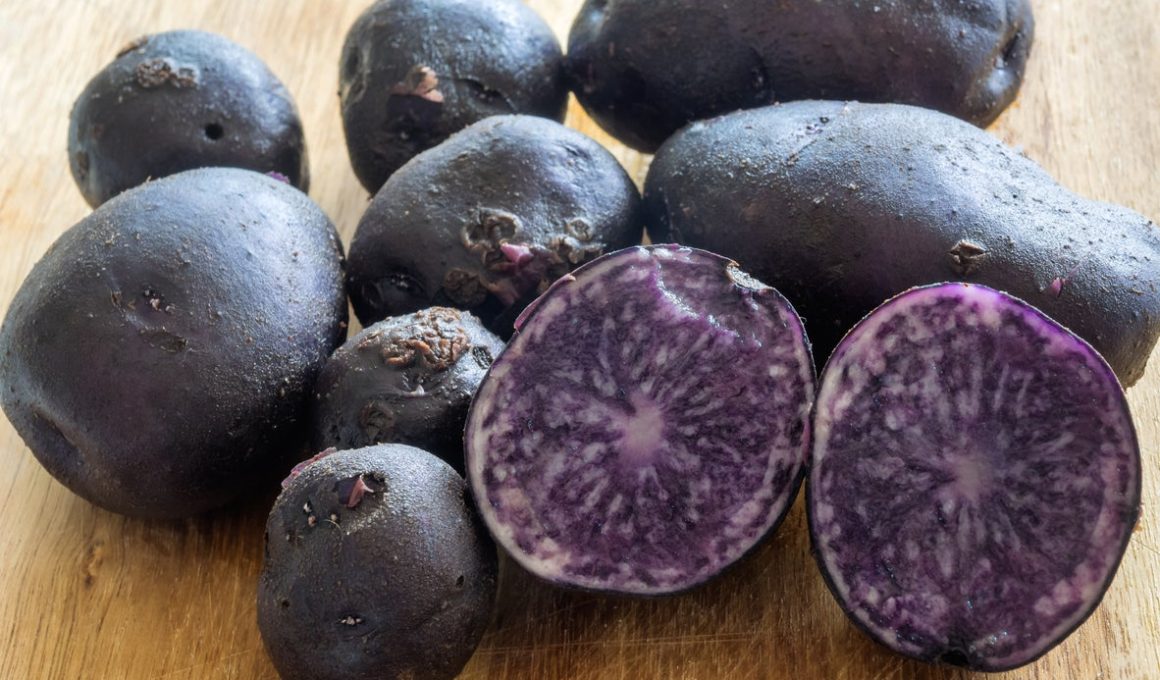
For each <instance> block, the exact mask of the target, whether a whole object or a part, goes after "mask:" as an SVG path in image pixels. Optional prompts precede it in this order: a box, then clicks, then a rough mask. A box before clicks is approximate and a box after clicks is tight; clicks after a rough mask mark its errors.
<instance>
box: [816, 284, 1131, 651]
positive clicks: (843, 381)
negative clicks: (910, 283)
mask: <svg viewBox="0 0 1160 680" xmlns="http://www.w3.org/2000/svg"><path fill="white" fill-rule="evenodd" d="M806 505H807V510H808V514H809V523H810V534H811V536H812V538H813V543H814V548H815V551H816V554H817V559H818V563H819V565H820V566H821V569H822V573H823V574H824V575H825V578H826V582H827V583H828V584H829V586H830V590H831V591H832V592H833V594H834V596H835V597H836V598H837V600H838V602H839V603H840V604H841V605H842V608H843V609H844V610H845V611H846V612H847V614H848V615H849V616H850V618H851V619H852V620H853V621H854V622H855V623H856V624H857V625H858V626H859V627H860V628H862V629H863V630H865V631H866V632H867V633H868V634H869V635H870V636H871V637H873V638H874V639H875V640H877V641H878V642H880V643H882V644H884V645H886V646H887V647H889V648H890V649H892V650H894V651H896V652H899V653H901V654H904V655H906V656H910V657H914V658H916V659H921V660H924V661H932V662H942V663H948V664H952V665H956V666H964V667H967V668H970V669H973V670H980V671H1004V670H1009V669H1012V668H1016V667H1018V666H1022V665H1024V664H1027V663H1030V662H1032V661H1034V660H1035V659H1037V658H1038V657H1039V656H1041V655H1043V654H1045V653H1046V652H1047V651H1048V650H1050V649H1051V648H1052V647H1054V646H1055V645H1057V644H1058V643H1059V642H1061V641H1062V640H1063V639H1064V638H1066V637H1067V636H1068V635H1069V634H1070V633H1071V632H1072V631H1074V630H1075V629H1076V628H1077V627H1078V626H1079V625H1080V624H1081V623H1083V621H1084V620H1085V619H1086V618H1087V617H1088V616H1089V615H1090V614H1091V613H1092V611H1094V610H1095V608H1096V607H1097V606H1098V605H1099V602H1100V599H1101V598H1102V597H1103V594H1104V591H1105V590H1107V588H1108V586H1109V585H1110V584H1111V582H1112V577H1113V576H1114V575H1115V572H1116V568H1117V566H1118V565H1119V563H1120V559H1121V557H1122V556H1123V554H1124V550H1125V549H1126V547H1127V544H1128V539H1129V538H1130V536H1131V533H1132V529H1133V527H1134V526H1135V524H1136V519H1137V517H1138V516H1139V512H1140V451H1139V447H1138V444H1137V441H1136V434H1135V430H1134V429H1133V426H1132V418H1131V414H1130V413H1129V412H1128V405H1127V402H1126V400H1125V399H1124V393H1123V391H1122V389H1121V388H1120V385H1119V383H1118V382H1117V381H1116V377H1115V375H1114V374H1113V373H1112V371H1111V369H1110V368H1109V367H1108V365H1107V363H1105V362H1104V360H1103V359H1101V358H1100V356H1099V355H1098V354H1096V352H1095V351H1094V350H1092V348H1091V347H1090V346H1089V345H1088V344H1087V343H1085V342H1084V341H1083V340H1081V339H1079V338H1078V337H1076V336H1075V335H1073V334H1071V333H1070V332H1068V331H1067V330H1065V329H1064V328H1063V327H1061V326H1060V325H1058V324H1057V323H1055V322H1054V321H1052V320H1050V319H1049V318H1047V317H1046V316H1045V315H1043V314H1042V313H1041V312H1039V311H1038V310H1036V309H1034V308H1032V307H1030V306H1029V305H1027V304H1025V303H1023V302H1021V301H1020V300H1017V299H1015V298H1013V297H1010V296H1008V295H1006V294H1003V293H999V292H997V291H995V290H992V289H990V288H986V287H983V286H978V285H970V284H943V285H936V286H930V287H926V288H917V289H914V290H911V291H909V292H906V293H904V294H902V295H900V296H898V297H896V298H894V299H893V300H891V301H889V302H887V303H886V304H885V305H883V306H881V307H880V308H878V309H877V310H876V311H875V312H873V313H872V314H870V316H868V317H866V319H865V320H864V321H862V322H861V323H860V324H858V325H857V326H855V328H854V329H853V330H852V331H851V332H850V334H849V335H847V336H846V339H845V340H843V341H842V343H841V344H840V345H838V348H837V349H836V350H835V351H834V354H833V356H832V357H831V358H830V362H829V363H828V364H827V365H826V369H825V371H824V372H823V373H822V378H821V387H820V389H819V392H818V399H817V406H816V408H815V414H814V419H813V450H812V454H811V459H810V472H809V481H808V485H807V504H806Z"/></svg>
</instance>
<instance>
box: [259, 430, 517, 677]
mask: <svg viewBox="0 0 1160 680" xmlns="http://www.w3.org/2000/svg"><path fill="white" fill-rule="evenodd" d="M283 487H284V490H283V491H282V494H281V495H280V496H279V497H278V500H277V501H276V502H275V503H274V508H273V510H272V511H271V512H270V519H269V520H268V522H267V524H266V556H265V562H264V564H263V566H262V574H261V576H260V577H259V580H258V626H259V628H260V629H261V632H262V640H263V642H264V643H265V645H266V650H267V651H268V652H269V654H270V658H271V660H273V662H274V667H275V668H277V670H278V674H279V675H280V676H281V677H282V679H283V680H383V679H386V678H391V679H392V680H393V679H394V678H407V679H408V680H450V679H451V678H454V677H456V676H457V675H458V674H459V672H460V671H461V670H462V669H463V667H464V666H465V665H466V664H467V662H468V660H469V659H470V658H471V655H472V653H473V652H474V651H475V648H476V646H477V645H478V644H479V641H480V639H481V638H482V637H483V632H484V630H485V629H486V628H487V625H488V623H489V622H490V620H491V612H492V608H493V606H494V604H495V594H496V572H497V562H496V551H495V544H494V543H492V541H491V539H490V538H489V537H488V535H487V531H486V529H485V528H484V527H483V525H482V524H481V523H480V521H479V517H478V516H477V515H476V513H475V509H474V508H473V507H472V502H471V500H470V498H468V492H467V485H466V483H465V482H464V481H463V478H462V477H460V476H459V475H458V474H457V473H456V472H455V471H454V470H452V469H451V467H450V466H449V465H447V464H446V463H444V462H443V461H441V460H439V459H438V458H436V457H435V456H432V455H431V454H429V453H427V452H425V451H421V450H419V449H416V448H413V447H410V446H403V445H399V444H386V445H380V446H372V447H369V448H363V449H357V450H354V451H340V452H333V451H328V452H324V453H323V454H320V455H319V456H316V457H315V459H314V460H312V461H310V462H308V463H305V464H303V465H301V466H299V467H298V468H295V471H294V472H293V473H292V474H291V477H290V478H289V479H287V480H286V481H285V482H283Z"/></svg>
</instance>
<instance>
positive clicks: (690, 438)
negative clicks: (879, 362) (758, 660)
mask: <svg viewBox="0 0 1160 680" xmlns="http://www.w3.org/2000/svg"><path fill="white" fill-rule="evenodd" d="M517 329H518V330H517V333H516V336H515V337H514V338H513V340H512V341H511V343H510V344H509V345H508V348H507V349H506V350H505V351H504V353H503V354H501V355H500V357H499V358H498V359H497V360H496V362H495V363H494V364H493V365H492V368H491V370H490V371H489V372H488V375H487V377H485V378H484V381H483V384H482V385H481V386H480V389H479V393H478V394H477V395H476V398H475V402H474V404H473V405H472V409H471V413H470V415H469V416H468V423H467V431H466V440H465V451H466V458H467V474H468V479H469V480H470V482H471V486H472V491H473V493H474V495H475V498H476V500H477V502H478V503H479V507H480V509H481V512H482V515H483V518H484V521H485V522H486V523H487V526H488V528H489V529H490V530H491V533H492V535H493V536H494V537H496V539H497V541H498V542H499V543H500V544H501V545H502V546H503V547H504V548H505V549H506V550H507V551H508V553H510V554H511V555H512V556H513V557H514V558H515V560H516V561H517V562H518V563H519V564H520V565H522V566H523V567H524V568H526V569H528V570H529V571H531V572H532V573H533V574H535V575H536V576H539V577H540V578H543V579H546V580H548V581H550V582H552V583H556V584H558V585H562V586H568V587H573V588H579V589H585V590H592V591H601V592H610V593H622V594H627V595H662V594H668V593H675V592H679V591H683V590H687V589H689V588H692V587H695V586H697V585H700V584H702V583H704V582H706V581H708V580H709V579H711V578H713V577H714V576H716V575H718V574H719V573H721V572H722V571H723V570H724V569H725V568H727V567H728V566H730V565H732V564H734V563H735V562H737V561H738V560H739V559H741V558H742V557H743V556H744V555H745V554H747V553H748V552H749V551H750V550H751V549H753V548H754V547H755V546H757V545H758V543H760V542H761V540H762V539H764V538H765V537H766V536H768V535H769V534H770V533H771V532H773V530H774V529H776V527H777V526H778V524H779V523H780V522H781V520H782V518H783V517H784V516H785V513H786V511H787V510H788V509H789V506H790V504H791V502H792V500H793V498H794V496H795V495H796V493H797V489H798V486H799V483H800V480H801V476H802V470H803V465H804V461H805V455H806V448H807V440H808V434H807V426H808V419H809V411H810V407H811V405H812V403H813V397H814V368H813V362H812V360H811V357H810V350H809V344H808V341H807V340H806V336H805V332H804V330H803V328H802V324H801V320H800V319H799V318H798V316H797V314H796V313H795V312H794V311H793V308H792V307H791V306H790V305H789V303H788V302H786V301H785V299H784V298H783V297H782V296H781V295H780V294H779V293H778V292H777V291H775V290H774V289H772V288H770V287H768V286H766V285H764V284H762V283H760V282H758V281H756V280H754V279H752V278H750V277H749V276H748V275H747V274H745V273H744V272H742V271H741V270H740V269H738V267H737V265H736V264H735V263H733V262H731V261H729V260H727V259H725V258H723V257H720V256H718V255H714V254H712V253H707V252H705V251H701V250H695V249H691V248H680V247H677V246H651V247H635V248H630V249H627V250H622V251H620V252H617V253H613V254H611V255H607V256H605V257H602V258H600V259H598V260H596V261H594V262H592V263H590V264H588V265H585V266H584V267H582V268H581V269H579V270H578V271H576V272H575V274H574V275H573V276H568V277H565V278H564V279H562V280H561V281H560V282H559V283H558V284H556V285H555V286H554V287H553V288H552V289H551V290H550V291H548V293H547V294H546V295H544V296H543V297H541V298H540V299H539V300H537V301H536V303H535V304H534V305H533V306H532V307H530V308H529V309H528V310H527V311H526V312H525V313H524V316H523V317H521V319H520V320H519V322H518V323H517Z"/></svg>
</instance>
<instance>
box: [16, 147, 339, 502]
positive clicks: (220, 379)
mask: <svg viewBox="0 0 1160 680" xmlns="http://www.w3.org/2000/svg"><path fill="white" fill-rule="evenodd" d="M346 319H347V313H346V300H345V296H344V295H343V287H342V245H341V243H340V241H339V239H338V234H337V233H336V232H335V229H334V226H333V225H332V224H331V222H330V220H329V219H327V217H326V215H325V214H324V213H323V212H322V210H321V209H320V208H319V207H318V206H317V205H316V204H315V203H314V202H313V201H311V200H310V199H309V198H308V197H307V196H306V195H305V194H303V193H301V192H300V191H298V190H297V189H294V188H293V187H290V186H289V185H287V184H285V183H283V182H280V181H278V180H275V179H272V178H269V177H266V176H263V175H261V174H258V173H255V172H250V171H248V170H236V169H230V168H208V169H204V170H193V171H189V172H185V173H180V174H177V175H173V176H171V177H168V178H165V179H161V180H157V181H154V182H149V183H147V184H144V185H142V186H140V187H138V188H135V189H131V190H129V191H127V192H125V193H124V194H122V195H120V196H117V197H116V198H114V199H112V200H110V201H109V202H107V203H105V204H104V205H102V206H101V207H100V208H98V209H97V210H96V211H95V212H93V213H92V214H91V215H90V216H89V217H87V218H85V219H84V220H82V221H81V222H79V223H78V224H77V225H76V226H74V227H73V228H71V229H70V230H69V231H67V232H65V234H64V235H63V236H61V238H60V239H59V240H57V242H56V243H55V244H54V245H53V246H52V247H51V248H50V249H49V251H48V253H46V254H45V256H44V257H43V259H41V261H40V262H38V263H37V264H36V266H35V267H34V268H33V270H32V272H31V273H30V274H29V275H28V278H27V279H25V281H24V284H23V285H22V286H21V288H20V290H19V292H18V293H17V294H16V298H15V299H14V300H13V301H12V305H11V307H10V308H9V311H8V315H7V317H6V318H5V320H4V324H3V326H2V327H0V392H2V395H0V404H2V405H3V408H4V412H5V414H6V415H7V416H8V418H9V420H11V421H12V424H13V426H14V427H15V428H16V431H17V432H18V433H19V434H20V436H21V437H22V438H23V439H24V441H25V443H27V444H28V446H29V448H30V449H32V453H33V454H34V455H35V456H36V457H37V459H38V460H39V461H40V462H41V463H42V464H43V465H44V466H45V468H46V469H47V470H48V471H49V472H50V473H51V474H52V475H53V476H54V477H56V478H57V479H58V480H59V481H60V482H61V483H63V484H64V485H65V486H67V487H68V488H70V489H71V490H73V491H74V492H76V493H77V494H79V495H81V496H83V497H84V498H86V499H88V500H89V501H91V502H93V503H95V504H97V505H100V506H102V507H105V508H107V509H110V510H113V511H115V512H120V513H123V514H127V515H134V516H146V517H185V516H190V515H194V514H197V513H199V512H202V511H205V510H208V509H210V508H213V507H216V506H220V505H222V504H224V503H226V502H228V501H229V500H231V499H233V498H234V497H236V496H238V495H239V494H240V493H242V492H243V491H244V490H245V489H246V488H247V485H250V484H252V483H253V481H254V476H255V475H260V474H262V473H264V472H269V471H270V470H271V468H272V467H278V466H280V464H281V463H280V461H281V459H282V458H283V457H284V456H286V457H288V456H290V455H293V454H294V453H295V452H296V451H297V449H299V448H300V447H301V445H302V442H303V439H304V436H305V428H304V425H305V422H304V421H305V415H306V412H305V411H306V407H307V405H308V401H307V400H308V398H309V394H310V389H311V387H312V386H313V383H314V379H315V377H316V376H317V374H318V371H319V370H320V369H321V368H322V364H323V362H324V361H325V360H326V357H327V356H328V355H329V354H330V352H331V351H333V350H334V348H335V347H337V346H339V345H340V344H341V343H342V340H343V338H345V336H346Z"/></svg>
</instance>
